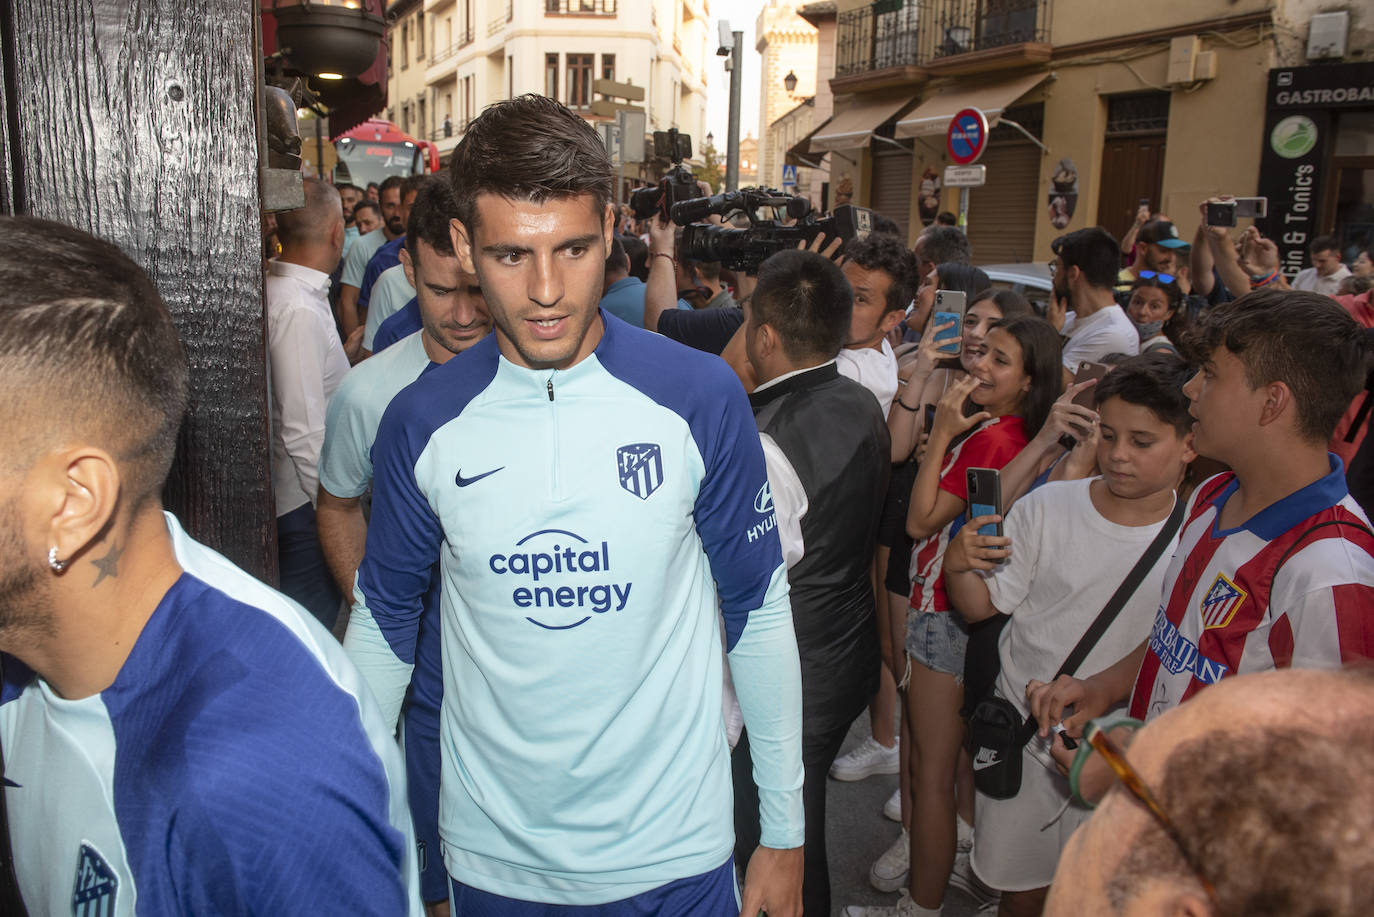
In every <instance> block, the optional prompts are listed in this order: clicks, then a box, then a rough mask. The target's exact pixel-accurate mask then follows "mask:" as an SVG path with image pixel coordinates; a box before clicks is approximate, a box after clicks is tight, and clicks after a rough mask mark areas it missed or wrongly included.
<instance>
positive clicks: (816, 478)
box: [734, 250, 890, 914]
mask: <svg viewBox="0 0 1374 917" xmlns="http://www.w3.org/2000/svg"><path fill="white" fill-rule="evenodd" d="M852 300H853V294H852V291H851V288H850V286H849V283H848V281H846V280H845V277H844V274H843V273H842V272H841V271H840V269H839V267H837V266H836V265H835V264H834V263H833V262H831V261H830V260H828V259H826V258H824V257H822V256H821V255H819V254H816V253H815V252H809V251H801V250H789V251H784V252H779V253H778V254H776V255H774V256H773V257H771V258H769V259H768V260H767V261H766V262H764V264H763V266H762V267H761V268H760V269H759V274H758V286H757V287H756V288H755V290H754V296H753V299H752V300H751V301H750V303H749V305H748V306H747V307H746V310H745V315H746V321H745V326H744V333H745V347H746V351H747V353H748V357H749V362H750V364H751V366H752V367H753V370H754V373H755V375H756V376H757V378H758V379H760V380H761V382H760V384H759V386H758V388H757V389H756V390H755V391H754V393H753V394H752V395H751V396H750V401H751V402H752V403H753V406H754V420H755V422H756V423H757V424H758V427H759V432H760V434H761V436H762V440H763V451H764V458H765V459H766V460H767V463H768V480H769V485H770V489H771V493H768V494H760V495H759V501H760V502H761V503H762V502H767V501H771V502H772V503H773V505H774V507H775V509H776V513H777V520H778V522H777V524H778V529H779V532H778V534H779V536H780V538H781V541H782V546H783V557H784V559H785V560H786V561H787V568H788V572H787V578H788V582H789V584H790V585H791V588H792V618H793V624H794V626H795V629H796V633H797V648H798V650H799V651H800V656H801V670H802V763H803V765H804V767H805V771H806V776H805V784H804V788H803V793H802V795H803V800H804V806H805V811H806V871H805V877H804V879H803V883H802V901H803V909H804V912H805V913H807V914H829V913H830V877H829V870H828V863H827V858H826V851H825V791H826V775H827V773H828V772H829V770H830V765H831V762H833V761H834V759H835V755H836V754H837V753H838V752H839V750H840V745H841V743H842V742H843V741H844V737H845V734H846V733H847V732H848V730H849V724H850V723H851V722H853V721H854V718H855V717H856V716H858V715H859V714H860V713H861V712H862V711H863V709H864V708H865V707H866V706H867V705H868V701H869V698H870V697H872V696H873V692H874V691H875V690H876V689H877V676H878V661H879V659H878V656H879V651H878V636H877V631H876V629H875V627H874V624H873V614H874V598H873V589H872V585H871V582H870V579H869V567H870V565H871V563H872V558H873V542H874V537H875V532H876V526H877V521H878V513H879V510H880V509H881V505H882V501H883V494H884V491H885V489H886V487H887V474H888V450H889V449H890V445H889V440H888V432H887V424H886V422H885V421H884V418H883V415H882V412H881V411H880V410H879V409H878V405H877V402H876V401H875V400H874V398H873V395H872V394H870V393H869V391H868V389H866V388H864V387H863V386H862V385H860V384H859V383H857V382H854V381H851V380H850V379H846V378H844V377H843V376H841V375H840V374H839V371H838V370H837V369H836V367H835V356H836V354H838V353H839V351H840V348H841V347H843V346H844V345H845V343H846V342H847V341H848V339H849V325H850V316H851V313H852V309H853V305H852ZM748 749H749V743H748V737H747V735H746V736H745V737H744V738H742V739H741V740H740V744H739V746H738V747H737V748H736V750H735V757H734V768H735V770H734V776H735V838H736V840H735V859H736V862H737V863H739V864H740V865H741V866H743V865H744V864H745V862H746V860H747V858H748V854H749V852H750V851H752V850H753V849H754V847H755V846H756V845H757V842H758V833H759V814H758V795H757V792H756V791H755V789H754V784H753V780H752V778H751V776H750V769H749V753H748Z"/></svg>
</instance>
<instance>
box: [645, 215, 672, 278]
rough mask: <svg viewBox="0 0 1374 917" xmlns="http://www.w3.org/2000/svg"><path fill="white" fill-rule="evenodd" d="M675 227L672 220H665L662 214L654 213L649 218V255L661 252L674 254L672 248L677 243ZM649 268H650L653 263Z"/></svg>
mask: <svg viewBox="0 0 1374 917" xmlns="http://www.w3.org/2000/svg"><path fill="white" fill-rule="evenodd" d="M676 233H677V229H676V227H675V226H674V225H673V221H672V220H665V219H664V218H663V215H662V214H654V215H653V216H652V217H650V218H649V257H650V258H652V257H654V256H655V255H657V254H659V253H662V254H665V255H669V256H674V257H675V255H674V252H673V248H674V246H675V245H676V244H677V235H676ZM649 268H650V269H651V270H652V269H653V265H652V264H650V265H649Z"/></svg>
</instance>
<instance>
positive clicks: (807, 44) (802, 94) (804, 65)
mask: <svg viewBox="0 0 1374 917" xmlns="http://www.w3.org/2000/svg"><path fill="white" fill-rule="evenodd" d="M805 5H806V4H805V0H767V2H766V3H765V4H764V5H763V8H762V9H761V10H760V11H759V17H758V22H757V23H756V25H755V31H754V35H755V40H754V48H755V49H756V50H757V51H758V53H759V60H758V67H759V131H758V135H759V152H758V161H759V169H758V183H759V184H761V185H765V186H768V187H773V188H779V187H781V186H782V167H783V158H784V156H785V154H786V152H787V151H786V149H785V148H784V149H782V150H781V151H780V150H778V149H777V148H776V144H774V143H773V141H772V140H771V139H770V136H769V130H770V128H771V127H772V124H773V122H774V121H776V120H777V119H778V118H781V117H782V116H783V115H785V114H787V113H788V112H790V111H792V110H793V109H795V108H796V107H797V106H798V105H799V104H801V103H802V101H803V100H805V99H810V98H814V97H815V95H816V89H817V85H818V83H819V81H820V78H821V77H820V73H819V71H818V70H817V68H816V59H817V49H818V48H819V33H818V31H817V29H816V27H815V26H813V25H812V24H811V23H809V22H807V21H806V20H805V19H803V18H802V17H801V15H800V14H799V13H798V10H799V8H800V7H802V6H805ZM789 74H790V75H791V76H793V77H795V78H796V82H795V84H793V85H792V86H791V87H790V88H789V87H788V83H789V82H791V81H790V80H789Z"/></svg>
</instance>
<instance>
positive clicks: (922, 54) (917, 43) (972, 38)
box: [835, 0, 1052, 79]
mask: <svg viewBox="0 0 1374 917" xmlns="http://www.w3.org/2000/svg"><path fill="white" fill-rule="evenodd" d="M1051 7H1052V0H876V2H874V3H872V4H870V5H869V6H866V7H863V8H861V9H857V10H850V11H848V12H845V13H841V14H840V16H839V21H838V25H839V29H838V32H837V35H836V40H835V52H836V54H835V58H836V60H835V76H836V77H837V78H841V79H843V78H845V77H858V76H862V75H865V74H869V73H873V72H876V71H881V70H888V69H890V68H926V67H932V66H933V67H940V66H941V65H942V64H943V63H944V62H945V59H949V58H957V57H959V56H960V55H965V54H972V53H975V52H979V51H987V52H992V51H994V49H997V48H1007V47H1010V46H1013V45H1028V44H1035V45H1046V46H1048V43H1049V35H1050V12H1051ZM949 63H953V61H949Z"/></svg>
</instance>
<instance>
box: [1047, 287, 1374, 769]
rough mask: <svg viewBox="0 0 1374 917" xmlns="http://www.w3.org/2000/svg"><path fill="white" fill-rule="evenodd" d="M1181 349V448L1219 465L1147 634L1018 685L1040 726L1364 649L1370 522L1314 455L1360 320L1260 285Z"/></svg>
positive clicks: (1346, 384) (1349, 389)
mask: <svg viewBox="0 0 1374 917" xmlns="http://www.w3.org/2000/svg"><path fill="white" fill-rule="evenodd" d="M1193 345H1194V347H1193V349H1194V350H1195V353H1193V354H1192V356H1193V357H1194V358H1195V360H1196V362H1198V363H1199V364H1200V365H1201V370H1200V371H1199V372H1198V374H1197V375H1196V376H1194V377H1193V378H1192V379H1191V380H1189V382H1188V384H1187V386H1186V387H1185V389H1184V391H1185V393H1186V394H1187V395H1188V397H1189V399H1190V400H1191V401H1192V406H1191V408H1190V411H1191V413H1192V414H1193V416H1194V417H1195V418H1197V420H1196V423H1194V425H1193V432H1194V435H1195V446H1196V449H1197V451H1198V453H1199V454H1201V455H1204V456H1207V457H1209V458H1213V459H1216V460H1218V461H1220V462H1223V463H1225V464H1226V465H1228V466H1229V467H1230V468H1231V469H1232V470H1231V471H1230V472H1228V473H1226V474H1222V475H1218V476H1216V477H1214V478H1211V479H1210V480H1207V481H1205V482H1203V483H1202V485H1201V486H1199V487H1198V489H1197V491H1196V492H1195V494H1194V496H1193V503H1192V505H1191V506H1190V507H1189V511H1188V516H1187V519H1186V521H1185V523H1184V527H1183V531H1182V535H1181V537H1180V541H1179V546H1178V550H1177V552H1176V553H1175V555H1174V559H1173V562H1172V563H1171V564H1170V566H1169V571H1168V573H1167V574H1166V576H1165V580H1164V593H1163V598H1162V601H1161V604H1160V608H1159V611H1158V612H1157V613H1156V616H1155V623H1154V627H1153V630H1152V632H1151V634H1150V638H1149V639H1148V640H1147V641H1145V642H1144V643H1143V644H1141V645H1140V646H1139V647H1138V648H1137V649H1136V651H1135V652H1133V653H1132V654H1130V655H1129V656H1127V657H1126V658H1124V659H1122V660H1121V661H1120V662H1118V663H1117V664H1116V665H1114V666H1112V667H1111V668H1109V669H1107V670H1106V671H1104V672H1102V673H1100V674H1098V675H1095V676H1093V677H1091V678H1088V679H1085V680H1081V681H1080V680H1078V679H1073V678H1068V677H1062V678H1060V679H1058V680H1057V681H1055V682H1054V683H1053V684H1049V685H1046V684H1041V683H1039V682H1032V683H1031V685H1030V687H1029V688H1028V689H1027V697H1028V699H1029V701H1030V706H1031V710H1032V712H1033V713H1034V714H1035V716H1036V718H1037V719H1038V720H1039V721H1040V724H1041V730H1042V732H1047V731H1048V729H1049V727H1050V726H1052V725H1054V724H1055V723H1057V722H1059V721H1060V720H1061V718H1063V717H1064V713H1065V712H1066V708H1068V707H1069V706H1070V705H1072V707H1073V710H1072V711H1071V713H1072V715H1071V716H1069V717H1067V718H1065V719H1064V720H1063V722H1064V726H1065V728H1066V729H1067V730H1068V732H1069V734H1070V735H1074V736H1077V735H1078V734H1079V732H1080V730H1081V729H1082V727H1083V725H1084V724H1085V723H1086V722H1087V721H1088V720H1089V719H1091V718H1093V717H1095V716H1098V715H1099V714H1101V713H1102V712H1104V711H1105V710H1107V709H1108V708H1109V707H1110V706H1112V705H1113V704H1115V703H1118V702H1120V701H1122V700H1124V699H1125V698H1126V697H1127V696H1129V697H1130V698H1131V715H1132V716H1135V717H1138V718H1140V719H1152V718H1154V717H1156V716H1158V715H1160V714H1161V713H1163V712H1164V711H1166V710H1168V709H1171V708H1173V707H1176V706H1178V705H1179V704H1180V703H1181V702H1183V701H1185V700H1188V699H1189V698H1191V697H1192V696H1193V695H1194V694H1196V693H1197V692H1198V691H1200V690H1202V689H1203V688H1205V687H1206V686H1207V685H1210V684H1214V683H1215V682H1217V681H1219V680H1220V679H1222V678H1225V677H1227V676H1230V675H1235V674H1240V673H1244V672H1258V671H1265V670H1268V669H1278V668H1289V667H1293V668H1334V667H1337V666H1340V665H1341V664H1342V663H1345V662H1349V661H1351V660H1354V659H1367V658H1372V657H1374V533H1371V531H1370V529H1369V520H1368V519H1367V518H1366V517H1365V515H1364V513H1363V511H1361V509H1360V508H1359V506H1358V505H1356V503H1355V501H1354V500H1353V499H1351V497H1350V495H1349V493H1348V491H1347V490H1346V483H1345V468H1344V467H1343V466H1342V464H1341V461H1340V459H1339V458H1337V457H1336V456H1334V455H1330V454H1328V453H1327V451H1326V443H1327V441H1328V440H1329V439H1330V436H1331V431H1332V430H1333V429H1334V428H1335V425H1336V422H1337V421H1338V420H1339V419H1340V415H1341V413H1342V411H1343V410H1344V406H1345V405H1348V404H1349V403H1350V400H1351V399H1352V398H1353V397H1354V396H1355V395H1356V394H1357V393H1358V392H1359V390H1360V389H1361V388H1362V387H1363V385H1364V381H1365V375H1366V371H1367V368H1368V361H1369V354H1370V351H1371V343H1370V340H1369V338H1368V337H1367V332H1366V331H1365V329H1363V328H1362V327H1360V326H1359V324H1358V323H1356V322H1355V321H1354V320H1353V319H1352V318H1351V317H1350V316H1349V314H1348V313H1346V312H1345V311H1344V310H1343V309H1341V308H1340V306H1338V305H1337V304H1336V303H1335V302H1334V301H1332V300H1330V299H1328V298H1326V297H1323V296H1320V295H1316V294H1312V293H1302V292H1296V291H1290V290H1277V289H1265V290H1260V291H1257V292H1255V293H1251V294H1250V295H1248V296H1245V297H1243V298H1241V299H1239V300H1236V301H1235V302H1232V303H1226V304H1224V305H1221V306H1217V307H1216V308H1214V309H1213V310H1212V311H1210V312H1209V313H1207V314H1206V315H1205V316H1204V317H1203V319H1202V321H1201V326H1200V328H1199V329H1198V333H1197V337H1196V340H1195V341H1194V342H1193ZM1055 749H1056V750H1057V751H1060V752H1061V754H1062V756H1063V758H1062V759H1063V760H1067V758H1068V756H1069V753H1068V752H1067V751H1066V750H1064V749H1063V746H1062V743H1061V742H1060V741H1056V742H1055ZM1057 757H1059V756H1058V755H1057Z"/></svg>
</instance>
